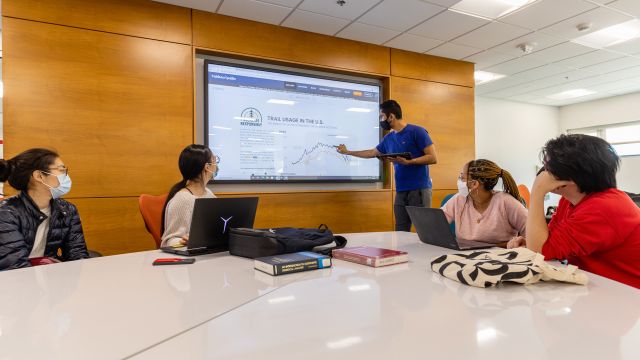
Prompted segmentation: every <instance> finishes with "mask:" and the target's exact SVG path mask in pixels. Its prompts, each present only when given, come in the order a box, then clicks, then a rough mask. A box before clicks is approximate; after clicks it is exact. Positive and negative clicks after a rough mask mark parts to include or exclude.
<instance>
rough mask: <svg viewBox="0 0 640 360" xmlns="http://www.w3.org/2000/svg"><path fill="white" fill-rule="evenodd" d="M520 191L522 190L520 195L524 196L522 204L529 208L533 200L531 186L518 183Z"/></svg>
mask: <svg viewBox="0 0 640 360" xmlns="http://www.w3.org/2000/svg"><path fill="white" fill-rule="evenodd" d="M518 191H519V192H520V196H521V197H522V205H524V207H526V208H527V209H528V208H529V201H531V193H530V192H529V188H528V187H527V185H524V184H520V185H518Z"/></svg>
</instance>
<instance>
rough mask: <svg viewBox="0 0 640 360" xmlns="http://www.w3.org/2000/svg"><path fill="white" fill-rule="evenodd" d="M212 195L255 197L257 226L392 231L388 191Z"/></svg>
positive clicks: (343, 230) (220, 194)
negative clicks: (257, 199) (321, 226)
mask: <svg viewBox="0 0 640 360" xmlns="http://www.w3.org/2000/svg"><path fill="white" fill-rule="evenodd" d="M216 195H217V196H220V197H238V196H258V197H259V198H260V200H259V202H258V213H257V214H256V223H255V227H257V228H260V227H283V226H293V227H317V226H318V225H320V224H327V225H328V226H329V227H330V228H331V230H332V231H333V232H338V233H348V232H366V231H392V230H393V210H392V207H391V204H392V203H391V196H392V195H391V191H390V190H374V191H357V190H354V191H344V190H341V191H326V192H291V193H263V194H249V193H247V194H224V193H219V194H216Z"/></svg>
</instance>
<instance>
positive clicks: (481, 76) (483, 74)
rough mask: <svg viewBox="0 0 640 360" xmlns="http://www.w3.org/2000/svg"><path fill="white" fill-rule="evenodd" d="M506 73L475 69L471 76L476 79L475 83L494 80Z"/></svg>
mask: <svg viewBox="0 0 640 360" xmlns="http://www.w3.org/2000/svg"><path fill="white" fill-rule="evenodd" d="M505 76H506V75H502V74H496V73H492V72H488V71H476V72H474V73H473V78H474V79H475V80H476V85H480V84H485V83H488V82H491V81H494V80H498V79H502V78H503V77H505Z"/></svg>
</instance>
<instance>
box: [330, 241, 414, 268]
mask: <svg viewBox="0 0 640 360" xmlns="http://www.w3.org/2000/svg"><path fill="white" fill-rule="evenodd" d="M332 255H333V258H334V259H339V260H345V261H351V262H354V263H358V264H362V265H367V266H372V267H379V266H387V265H393V264H400V263H405V262H407V261H409V254H407V252H406V251H399V250H390V249H381V248H377V247H370V246H357V247H350V248H344V249H336V250H333V251H332Z"/></svg>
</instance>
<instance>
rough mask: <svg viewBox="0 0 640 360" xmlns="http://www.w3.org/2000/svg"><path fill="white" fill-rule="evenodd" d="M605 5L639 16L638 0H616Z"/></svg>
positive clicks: (639, 5)
mask: <svg viewBox="0 0 640 360" xmlns="http://www.w3.org/2000/svg"><path fill="white" fill-rule="evenodd" d="M607 6H608V7H611V8H614V9H616V10H620V11H624V12H626V13H627V14H630V15H633V16H635V17H640V1H638V0H618V1H614V2H611V3H609V4H607Z"/></svg>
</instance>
